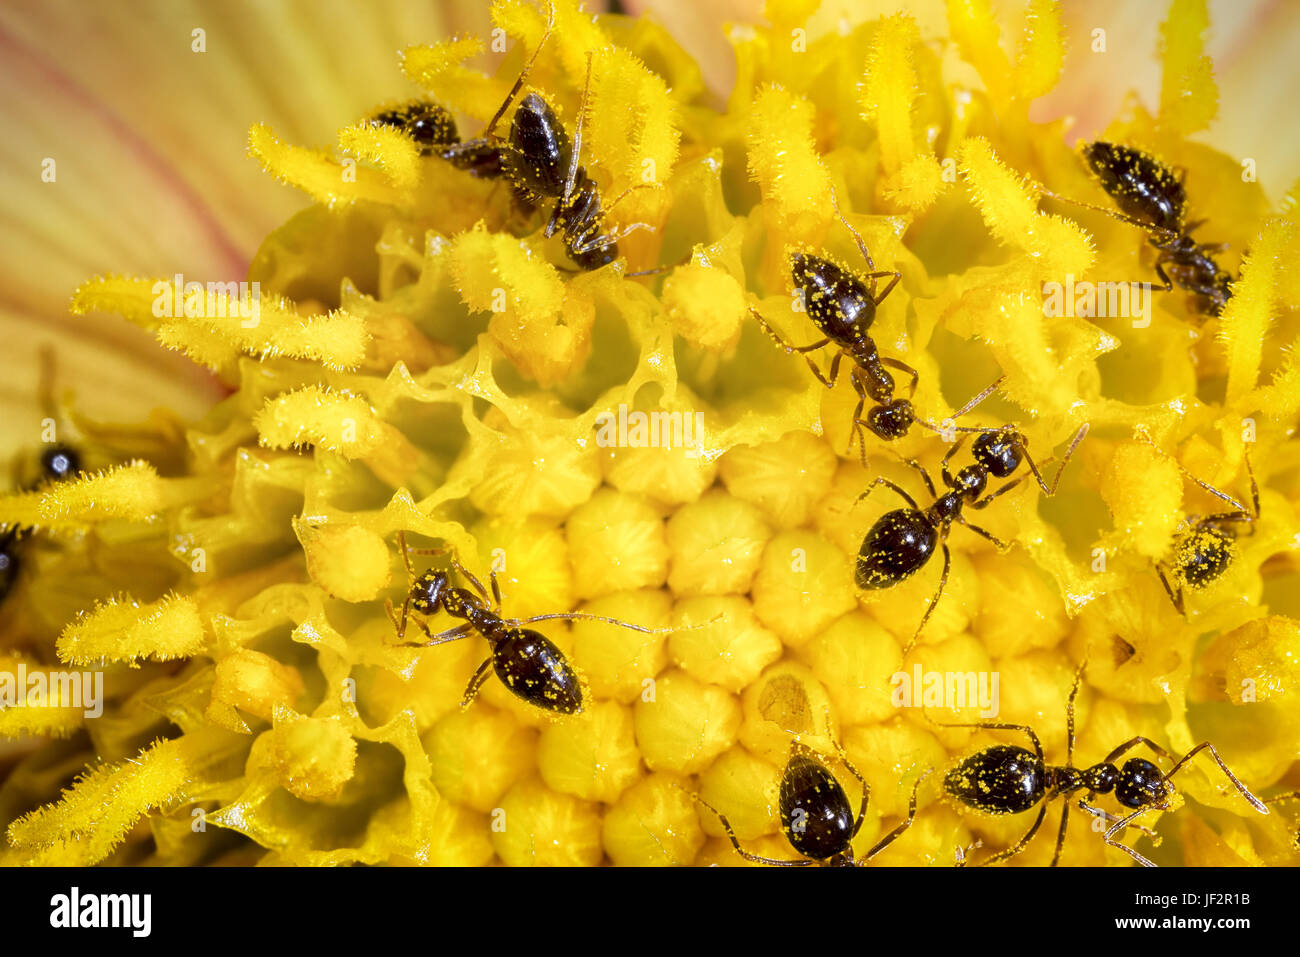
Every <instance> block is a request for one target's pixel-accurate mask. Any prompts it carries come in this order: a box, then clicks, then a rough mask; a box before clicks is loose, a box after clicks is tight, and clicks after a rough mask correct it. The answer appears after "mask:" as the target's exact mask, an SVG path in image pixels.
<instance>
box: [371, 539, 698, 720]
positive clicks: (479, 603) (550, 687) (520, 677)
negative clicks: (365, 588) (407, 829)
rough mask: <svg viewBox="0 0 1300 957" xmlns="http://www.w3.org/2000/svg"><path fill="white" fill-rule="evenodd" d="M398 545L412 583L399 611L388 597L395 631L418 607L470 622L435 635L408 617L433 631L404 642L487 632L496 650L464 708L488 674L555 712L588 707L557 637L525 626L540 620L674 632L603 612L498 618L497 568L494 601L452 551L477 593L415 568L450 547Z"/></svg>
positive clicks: (402, 629)
mask: <svg viewBox="0 0 1300 957" xmlns="http://www.w3.org/2000/svg"><path fill="white" fill-rule="evenodd" d="M397 543H398V547H399V548H400V549H401V551H402V560H403V562H404V563H405V565H406V572H407V575H408V579H409V582H410V588H409V590H408V591H407V594H406V599H405V601H403V603H402V612H401V615H400V616H399V615H398V614H397V611H396V609H395V608H394V607H393V603H392V601H386V602H385V607H386V608H387V610H388V617H389V619H390V620H391V621H392V623H393V627H394V628H396V629H397V638H398V640H399V641H403V640H404V639H405V637H406V624H407V620H408V618H411V610H412V609H414V610H415V611H416V612H419V614H420V615H422V616H424V617H426V618H427V617H431V616H433V615H435V614H437V613H438V612H439V611H445V612H446V613H447V614H448V615H450V616H451V617H453V618H460V619H463V620H464V622H465V624H463V625H457V626H456V627H455V628H451V629H448V630H447V631H443V632H439V633H438V634H434V633H432V632H431V631H430V630H429V626H428V625H427V624H426V623H425V622H424V621H421V620H419V619H415V618H411V620H413V621H415V624H416V625H417V626H418V627H419V628H420V630H422V631H423V632H424V633H425V635H427V636H428V638H429V640H428V641H418V642H404V643H405V644H408V645H413V646H416V647H422V648H423V647H433V646H434V645H441V644H446V643H447V642H449V641H457V640H459V639H461V638H464V637H466V636H467V635H470V634H472V633H477V634H479V635H480V636H481V637H483V638H484V639H485V640H486V641H487V643H488V644H489V645H490V646H491V650H492V653H491V655H489V656H488V659H487V660H486V661H484V662H483V663H482V664H481V665H479V667H478V669H477V670H476V671H475V672H474V676H473V677H472V678H470V681H469V685H468V686H467V687H466V689H465V697H464V699H463V700H462V701H461V707H462V708H467V707H469V706H470V704H471V703H472V702H473V700H474V698H475V696H477V695H478V693H479V690H480V689H481V688H482V687H483V684H484V682H486V681H487V679H488V677H489V675H490V673H491V672H490V671H489V668H491V669H492V670H494V671H495V672H496V674H497V677H498V678H500V679H501V681H502V683H503V684H504V685H505V686H506V687H507V688H508V689H510V691H511V692H512V693H513V694H514V695H515V696H516V697H518V698H520V699H522V700H523V701H526V702H527V703H528V704H531V705H535V706H536V707H538V708H542V709H543V710H545V711H550V712H554V713H556V714H566V715H568V714H577V713H579V712H581V711H582V708H583V689H582V680H581V678H579V676H578V673H577V671H576V670H575V669H574V668H573V666H572V665H571V664H570V663H569V660H568V659H567V658H566V657H565V655H564V652H562V651H561V650H560V649H559V648H558V647H557V646H556V645H555V643H554V642H552V641H551V640H550V639H549V638H547V637H546V636H545V635H543V634H541V633H540V632H537V631H533V630H532V629H530V628H524V627H522V626H523V625H528V624H532V623H533V622H538V621H555V620H565V621H600V622H605V623H606V624H610V625H618V626H620V627H622V628H629V629H631V630H632V631H640V632H644V633H645V634H649V635H657V634H663V633H664V632H665V631H672V630H673V629H656V628H644V627H642V626H641V625H630V624H628V623H627V622H623V621H619V620H618V619H616V618H606V617H604V616H601V615H589V614H586V613H584V612H563V613H560V614H552V615H534V616H532V617H531V618H503V617H502V616H501V589H500V586H499V585H498V584H497V576H496V571H495V570H494V571H493V572H492V573H491V577H490V579H489V581H490V583H491V587H492V597H491V598H490V599H489V597H488V593H487V590H486V589H484V587H483V583H482V582H481V581H479V580H478V578H476V577H475V576H474V574H473V573H472V572H470V571H469V570H468V569H467V568H465V567H464V566H463V565H462V564H461V563H460V562H459V561H458V560H457V559H456V557H455V555H454V554H453V555H452V556H451V566H452V568H453V569H454V570H455V571H456V572H458V573H459V574H460V576H461V578H463V579H464V580H465V581H467V582H469V584H470V585H471V586H473V588H474V591H469V590H468V589H465V588H458V587H456V586H455V585H454V584H453V583H452V578H451V575H450V574H449V573H448V572H445V571H437V570H434V569H429V570H428V571H426V572H424V573H423V574H422V575H419V576H417V575H416V574H415V570H414V569H413V568H412V567H411V558H410V556H411V554H412V553H414V554H416V555H445V554H447V553H448V551H449V549H447V548H409V547H408V546H407V544H406V534H405V532H398V533H397Z"/></svg>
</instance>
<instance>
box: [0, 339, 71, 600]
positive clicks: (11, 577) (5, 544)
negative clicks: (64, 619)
mask: <svg viewBox="0 0 1300 957" xmlns="http://www.w3.org/2000/svg"><path fill="white" fill-rule="evenodd" d="M40 361H41V376H40V386H39V390H38V392H39V395H40V397H41V404H42V405H43V406H44V409H45V414H46V416H47V418H49V419H50V420H51V421H52V420H53V419H54V418H55V401H54V351H53V349H52V348H50V346H48V345H46V346H43V347H42V348H41V350H40ZM39 465H40V475H39V477H37V479H36V481H35V483H34V484H33V485H32V486H31V488H34V489H37V488H40V487H41V486H43V485H46V484H48V483H50V482H62V481H65V480H66V479H70V478H73V477H74V476H76V475H77V474H78V473H79V472H80V471H81V453H79V452H78V451H77V450H76V449H75V448H73V447H72V446H71V445H68V444H66V443H62V442H59V443H55V444H52V445H48V446H46V447H45V448H44V449H42V451H41V454H40V458H39ZM21 484H22V479H19V485H21ZM23 531H24V529H23V528H21V527H19V526H16V525H15V526H13V527H5V526H0V600H3V599H4V598H5V597H6V596H7V595H8V594H9V592H10V591H12V590H13V587H14V585H15V584H17V582H18V576H19V573H20V572H21V571H22V558H21V555H20V552H21V550H22V547H21V544H20V538H19V536H20V535H21V534H22V532H23Z"/></svg>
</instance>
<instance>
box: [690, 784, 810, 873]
mask: <svg viewBox="0 0 1300 957" xmlns="http://www.w3.org/2000/svg"><path fill="white" fill-rule="evenodd" d="M691 796H692V797H694V798H695V800H697V801H699V802H700V803H701V804H703V805H704V806H705V807H707V808H708V809H709V810H710V811H712V812H713V813H714V814H716V815H717V816H718V820H719V821H721V822H722V827H723V829H724V830H725V831H726V832H727V837H729V838H731V846H732V847H734V848H735V849H736V853H737V854H739V855H740V856H741V857H743V858H744V859H745V860H747V861H749V862H750V863H752V864H767V865H769V866H771V867H807V866H808V865H810V864H812V863H813V862H812V861H810V860H802V861H778V860H776V859H775V858H772V857H759V856H758V855H757V854H750V853H749V852H748V851H746V850H745V849H744V848H743V847H741V846H740V841H738V840H737V839H736V832H735V831H733V830H732V829H731V822H730V821H728V820H727V817H726V815H725V814H723V813H722V812H721V811H719V810H718V809H717V808H715V807H714V806H713V805H712V804H710V803H709V802H708V801H706V800H704V798H702V797H700V796H699V795H698V794H694V795H691Z"/></svg>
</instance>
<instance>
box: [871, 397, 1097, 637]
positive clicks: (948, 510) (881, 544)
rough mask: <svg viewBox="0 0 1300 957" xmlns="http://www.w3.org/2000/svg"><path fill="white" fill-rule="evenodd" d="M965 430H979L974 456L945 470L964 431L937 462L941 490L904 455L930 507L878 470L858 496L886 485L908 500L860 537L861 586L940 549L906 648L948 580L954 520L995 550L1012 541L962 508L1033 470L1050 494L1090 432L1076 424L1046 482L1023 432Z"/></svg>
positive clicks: (882, 584)
mask: <svg viewBox="0 0 1300 957" xmlns="http://www.w3.org/2000/svg"><path fill="white" fill-rule="evenodd" d="M968 431H977V432H979V433H980V434H979V436H978V437H977V438H976V439H975V441H974V442H973V443H972V444H971V454H972V456H973V457H974V459H975V462H974V464H972V465H967V466H965V467H964V468H962V469H961V470H959V471H958V472H957V474H956V475H955V476H954V475H952V474H951V473H950V472H949V470H948V462H949V461H950V460H951V459H952V457H953V456H954V455H956V454H957V451H958V450H959V449H960V448H961V446H962V444H963V443H964V442H965V441H966V437H965V436H963V437H962V438H961V439H959V440H958V441H957V442H956V443H954V444H953V446H952V447H951V448H949V449H948V452H947V453H946V454H945V455H944V457H943V461H942V463H941V465H940V467H941V475H942V477H943V484H944V486H945V487H946V488H947V491H946V492H944V493H943V494H942V495H940V494H939V493H938V491H937V490H936V489H935V485H934V482H933V480H931V478H930V473H929V472H927V471H926V470H925V467H924V466H922V465H921V464H920V463H919V462H916V461H908V463H907V464H908V465H909V466H911V467H912V468H914V469H916V471H918V472H919V473H920V474H921V478H922V479H924V480H925V485H926V488H927V489H928V490H929V492H930V496H931V498H932V499H933V502H932V504H931V505H930V507H929V508H926V509H922V508H921V507H920V506H919V505H918V504H917V503H916V500H915V499H913V498H912V496H910V495H909V494H907V492H905V491H904V490H903V489H902V488H901V487H899V486H898V485H897V484H895V483H894V482H891V481H890V480H889V479H887V478H884V477H883V476H877V477H876V479H875V480H874V481H873V482H872V483H871V485H870V486H869V487H868V488H867V490H866V491H865V492H863V493H862V494H861V495H859V496H858V499H857V500H858V501H859V502H860V501H862V499H864V498H866V497H867V496H868V495H870V494H871V492H872V491H873V490H874V489H875V488H876V486H878V485H884V486H887V487H888V488H890V489H892V490H893V491H894V492H896V493H897V494H898V495H899V496H900V497H901V498H902V499H903V500H904V501H905V502H907V505H908V507H907V508H899V509H894V510H893V511H890V512H886V513H885V514H884V515H882V516H880V518H878V519H877V520H876V523H875V524H874V525H872V526H871V529H870V530H869V531H868V532H867V534H866V537H865V538H863V540H862V547H861V548H860V549H859V550H858V558H857V566H856V571H855V580H856V582H857V585H858V587H859V588H863V589H867V590H879V589H883V588H892V587H893V586H895V585H897V584H899V583H900V582H902V581H904V580H906V579H907V578H910V577H911V576H912V575H913V574H915V573H916V572H918V571H920V570H921V569H922V568H923V567H925V565H926V563H927V562H929V561H930V559H931V557H933V555H934V552H935V549H936V548H942V550H943V572H942V574H941V575H940V577H939V587H938V589H937V590H936V591H935V594H934V598H933V599H932V600H931V601H930V605H929V607H928V608H926V610H925V614H924V615H922V617H921V623H920V624H919V625H917V627H916V632H915V633H914V634H913V635H912V639H911V640H910V641H909V642H908V643H907V645H906V647H905V648H904V649H903V653H904V654H906V653H907V652H908V651H910V650H911V649H912V646H913V645H915V644H916V641H917V639H918V638H919V637H920V635H921V630H922V629H923V628H925V623H926V622H927V621H929V620H930V616H931V615H932V614H933V613H934V609H935V606H937V605H938V604H939V599H940V598H942V597H943V590H944V586H945V585H947V583H948V571H949V569H950V568H951V565H952V556H951V554H950V552H949V551H948V543H947V539H948V533H949V531H950V530H951V528H952V524H953V522H957V523H959V524H961V525H965V526H966V527H967V528H969V529H970V530H971V531H972V532H975V533H976V534H977V535H981V536H983V537H984V538H986V539H988V540H989V541H990V542H992V543H993V544H994V545H995V546H997V548H998V549H999V550H1003V551H1005V550H1006V549H1007V548H1009V547H1010V546H1009V545H1008V544H1007V543H1005V542H1003V541H1001V540H1000V539H998V538H996V537H995V536H994V535H992V534H991V533H990V532H988V531H986V530H985V529H983V528H980V527H979V526H978V525H973V524H971V523H970V522H968V521H966V519H965V518H964V517H963V515H962V511H963V509H964V508H965V507H967V506H969V507H971V508H976V509H983V508H987V507H988V505H989V504H990V503H991V502H992V501H993V500H994V499H996V498H997V497H998V496H1000V495H1004V494H1006V493H1007V492H1009V491H1011V490H1012V489H1013V488H1015V487H1016V486H1017V485H1019V484H1020V483H1021V482H1022V481H1024V479H1025V478H1027V477H1028V475H1029V474H1031V473H1032V475H1033V476H1034V479H1035V480H1036V481H1037V482H1038V486H1039V488H1041V489H1042V490H1043V493H1044V494H1046V495H1052V494H1054V493H1055V492H1056V487H1057V485H1058V484H1059V483H1060V481H1061V473H1062V472H1064V471H1065V466H1066V464H1067V463H1068V462H1069V461H1070V457H1071V456H1072V455H1073V454H1074V450H1075V449H1076V448H1078V445H1079V443H1080V442H1082V441H1083V438H1084V436H1085V435H1087V433H1088V425H1087V423H1085V424H1084V425H1082V426H1080V427H1079V430H1078V431H1077V432H1076V433H1075V435H1074V439H1073V441H1071V443H1070V448H1069V450H1068V451H1067V452H1066V453H1065V458H1064V459H1063V460H1062V461H1061V466H1060V468H1059V469H1057V472H1056V477H1055V478H1054V479H1053V481H1052V484H1051V486H1050V487H1049V486H1048V485H1047V483H1046V482H1044V481H1043V476H1042V473H1040V472H1039V471H1038V466H1037V465H1035V464H1034V460H1033V459H1032V458H1030V456H1029V449H1028V445H1029V440H1028V439H1027V438H1026V437H1025V435H1024V434H1023V433H1021V432H1019V431H1018V430H1016V429H1014V428H1012V427H1011V426H1004V427H1002V428H997V429H972V430H968ZM1022 463H1024V464H1027V465H1028V466H1029V472H1025V473H1021V475H1020V476H1019V477H1018V478H1015V479H1012V480H1011V481H1010V482H1008V483H1007V484H1005V485H1003V486H1002V487H1001V488H999V489H998V490H997V491H995V492H991V493H989V494H988V495H984V491H985V489H986V487H987V485H988V480H989V477H990V476H992V477H994V478H999V479H1004V478H1008V477H1010V476H1011V475H1012V473H1014V472H1015V471H1016V470H1017V469H1018V468H1019V467H1020V465H1021V464H1022ZM981 496H983V497H982V498H981Z"/></svg>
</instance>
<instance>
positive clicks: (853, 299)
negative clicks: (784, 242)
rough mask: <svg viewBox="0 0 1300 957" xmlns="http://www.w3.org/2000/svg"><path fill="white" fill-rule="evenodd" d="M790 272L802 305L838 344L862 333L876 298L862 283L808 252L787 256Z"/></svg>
mask: <svg viewBox="0 0 1300 957" xmlns="http://www.w3.org/2000/svg"><path fill="white" fill-rule="evenodd" d="M790 274H791V277H792V278H793V280H794V285H795V288H796V289H802V290H803V298H804V308H805V309H806V310H807V312H808V318H810V319H811V320H812V321H813V322H814V323H816V324H817V328H819V329H821V331H822V332H824V333H825V334H826V335H827V336H829V337H830V338H831V339H833V340H835V342H837V343H839V344H841V345H845V344H848V343H850V342H852V341H853V340H855V339H857V338H858V337H859V336H863V335H866V333H867V330H868V329H869V328H870V327H871V323H872V322H874V321H875V318H876V301H875V299H874V298H872V295H871V290H870V289H869V288H868V287H867V285H866V283H864V282H863V281H862V280H861V279H859V278H858V277H856V276H854V275H853V274H852V273H850V272H848V271H847V270H845V269H843V268H841V267H840V266H838V265H836V264H835V263H833V262H831V261H830V260H829V259H822V258H821V257H820V256H813V255H811V254H808V253H798V252H796V253H792V254H791V255H790Z"/></svg>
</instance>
